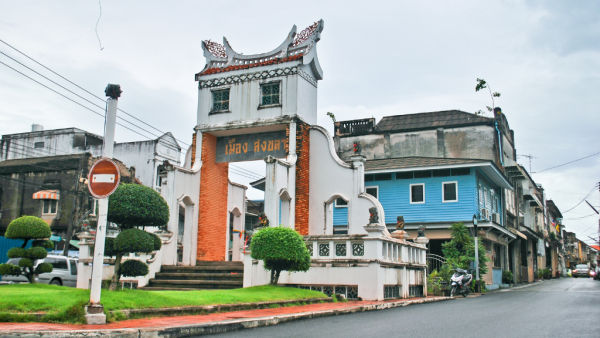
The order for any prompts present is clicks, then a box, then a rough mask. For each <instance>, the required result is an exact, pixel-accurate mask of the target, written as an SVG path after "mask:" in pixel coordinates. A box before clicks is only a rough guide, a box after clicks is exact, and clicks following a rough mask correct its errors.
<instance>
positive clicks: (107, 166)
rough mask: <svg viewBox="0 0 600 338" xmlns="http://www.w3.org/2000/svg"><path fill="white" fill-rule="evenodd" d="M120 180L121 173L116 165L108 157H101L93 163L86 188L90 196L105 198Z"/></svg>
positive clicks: (113, 190)
mask: <svg viewBox="0 0 600 338" xmlns="http://www.w3.org/2000/svg"><path fill="white" fill-rule="evenodd" d="M120 180H121V175H120V174H119V168H118V167H117V165H116V164H115V163H114V162H113V161H111V160H109V159H108V158H101V159H99V160H98V161H96V163H94V165H93V166H92V169H91V170H90V174H89V175H88V189H89V190H90V194H92V196H94V197H96V198H106V197H108V196H110V194H112V193H113V192H115V189H117V186H119V181H120Z"/></svg>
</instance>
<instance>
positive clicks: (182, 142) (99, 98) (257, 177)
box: [0, 39, 264, 179]
mask: <svg viewBox="0 0 600 338" xmlns="http://www.w3.org/2000/svg"><path fill="white" fill-rule="evenodd" d="M0 42H2V43H3V44H5V45H6V46H8V47H10V48H11V49H13V50H15V51H16V52H18V53H19V54H21V55H23V56H24V57H26V58H27V59H29V60H31V61H32V62H34V63H36V64H37V65H39V66H41V67H43V68H44V69H46V70H48V71H49V72H51V73H52V74H54V75H56V76H58V77H60V78H61V79H63V80H65V81H67V82H68V83H70V84H71V85H73V86H75V87H77V88H79V89H80V90H82V91H84V92H85V93H87V94H89V95H91V96H92V97H94V98H96V99H98V100H101V101H102V102H104V103H106V101H105V100H104V99H103V98H101V97H99V96H97V95H96V94H94V93H92V92H91V91H89V90H87V89H85V88H84V87H82V86H80V85H78V84H77V83H75V82H73V81H71V80H69V79H68V78H66V77H65V76H63V75H61V74H59V73H58V72H56V71H54V70H53V69H51V68H50V67H48V66H46V65H44V64H42V63H41V62H39V61H37V60H36V59H34V58H33V57H31V56H29V55H27V54H26V53H24V52H23V51H21V50H19V49H17V48H16V47H14V46H13V45H11V44H9V43H8V42H6V41H4V40H2V39H0ZM0 53H2V54H3V55H5V56H6V57H8V58H10V59H11V60H13V61H15V62H17V63H19V64H20V65H21V66H23V67H25V68H27V69H29V70H30V71H32V72H34V73H36V74H37V75H39V76H41V77H43V78H44V79H46V80H48V81H50V82H52V83H53V84H55V85H57V86H59V87H60V88H62V89H64V90H66V91H68V92H69V93H71V94H73V95H75V96H77V97H78V98H80V99H82V100H85V101H86V102H88V103H89V104H91V105H93V106H95V107H97V108H100V109H104V107H102V106H99V105H97V104H95V103H93V102H92V101H90V100H88V99H86V98H84V97H83V96H81V95H79V94H77V93H75V92H73V91H72V90H70V89H68V88H66V87H64V86H62V85H60V84H59V83H57V82H55V81H53V80H51V79H49V78H48V77H46V76H44V75H43V74H41V73H39V72H37V71H36V70H34V69H32V68H31V67H29V66H27V65H25V64H23V63H22V62H20V61H18V60H16V59H15V58H13V57H11V56H9V55H7V54H6V53H4V52H0ZM0 63H2V64H3V65H4V66H6V67H8V68H10V69H12V70H13V71H15V72H17V73H19V74H20V75H22V76H24V77H26V78H28V79H30V80H32V81H34V82H36V83H38V84H39V85H41V86H43V87H45V88H47V89H49V90H51V91H53V92H54V93H56V94H58V95H60V96H62V97H64V98H65V99H67V100H69V101H71V102H73V103H76V104H77V105H80V106H81V107H83V108H85V109H87V110H89V111H91V112H92V113H94V114H96V115H99V116H101V117H104V114H103V113H102V114H100V113H98V112H97V111H94V110H93V109H91V108H89V107H87V106H85V105H83V104H82V103H80V102H77V101H75V100H73V99H72V98H69V97H67V96H66V95H64V94H62V93H60V92H58V91H56V90H54V89H52V88H50V87H49V86H47V85H45V84H43V83H41V82H39V81H37V80H35V79H33V78H32V77H30V76H28V75H26V74H24V73H22V72H20V71H19V70H17V69H15V68H13V67H11V66H9V65H8V64H6V63H4V62H2V61H0ZM118 110H119V111H121V112H123V113H124V114H126V115H127V116H129V117H131V118H133V119H135V120H136V121H138V122H140V123H143V124H144V125H146V126H148V127H150V128H152V129H154V130H156V131H158V132H160V133H162V135H164V134H165V132H164V131H161V130H160V129H158V128H156V127H154V126H152V125H150V124H148V123H146V122H145V121H143V120H141V119H139V118H137V117H136V116H134V115H132V114H130V113H128V112H126V111H124V110H123V109H120V108H119V109H118ZM118 117H119V118H120V119H121V120H122V121H124V122H126V123H129V124H130V125H132V126H135V127H136V128H138V129H140V130H143V131H144V132H146V133H148V134H150V135H152V136H154V137H157V138H160V136H162V135H156V134H154V133H153V132H151V131H148V130H147V129H144V128H142V127H140V126H139V125H136V124H135V123H133V122H131V121H128V120H126V119H124V118H123V117H121V116H118ZM117 124H118V125H120V126H121V127H123V128H125V129H127V130H129V131H131V132H134V133H136V134H138V135H140V136H142V137H144V138H147V139H150V140H153V139H152V138H150V137H148V136H146V135H143V134H141V133H140V132H137V131H135V130H133V129H131V128H129V127H127V126H125V125H123V124H121V123H119V122H117ZM174 138H175V137H174ZM175 140H176V141H178V142H179V143H181V144H183V145H187V146H189V143H186V142H184V141H182V140H179V139H177V138H175ZM159 143H161V144H163V145H165V146H166V147H168V148H170V149H172V150H175V151H180V150H179V149H177V148H176V147H175V146H174V145H172V144H169V143H166V142H164V141H161V140H159ZM236 168H237V169H239V170H240V171H243V172H245V173H247V174H250V175H253V176H255V177H251V179H259V178H262V177H263V176H264V175H261V174H259V173H256V172H253V171H250V170H247V169H245V168H242V167H236Z"/></svg>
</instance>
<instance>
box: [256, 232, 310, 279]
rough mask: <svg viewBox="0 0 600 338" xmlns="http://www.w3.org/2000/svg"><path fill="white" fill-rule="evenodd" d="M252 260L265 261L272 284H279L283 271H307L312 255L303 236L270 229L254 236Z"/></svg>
mask: <svg viewBox="0 0 600 338" xmlns="http://www.w3.org/2000/svg"><path fill="white" fill-rule="evenodd" d="M250 249H251V251H252V254H251V255H252V258H254V259H260V260H263V261H264V264H265V269H267V270H270V271H271V281H270V282H271V284H273V285H275V284H277V281H278V280H279V275H280V273H281V271H282V270H286V271H307V270H308V269H309V268H310V254H309V252H308V249H307V248H306V244H305V243H304V240H303V239H302V236H300V234H298V233H297V232H296V231H295V230H293V229H290V228H284V227H269V228H263V229H261V230H259V231H258V232H257V233H255V234H254V235H253V236H252V243H251V244H250Z"/></svg>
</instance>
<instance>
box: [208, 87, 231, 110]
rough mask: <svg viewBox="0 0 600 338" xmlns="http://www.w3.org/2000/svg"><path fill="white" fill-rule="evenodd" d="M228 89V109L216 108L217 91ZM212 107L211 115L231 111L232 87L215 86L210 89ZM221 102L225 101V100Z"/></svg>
mask: <svg viewBox="0 0 600 338" xmlns="http://www.w3.org/2000/svg"><path fill="white" fill-rule="evenodd" d="M224 91H227V109H215V103H216V102H215V93H217V92H224ZM210 100H211V107H210V112H209V113H208V114H209V115H213V114H220V113H231V87H221V88H215V89H212V90H211V91H210ZM221 102H225V101H224V100H223V101H221Z"/></svg>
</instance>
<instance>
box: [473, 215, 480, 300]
mask: <svg viewBox="0 0 600 338" xmlns="http://www.w3.org/2000/svg"><path fill="white" fill-rule="evenodd" d="M473 230H474V231H475V236H474V237H475V283H477V284H475V290H477V291H479V243H478V241H477V215H473Z"/></svg>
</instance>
